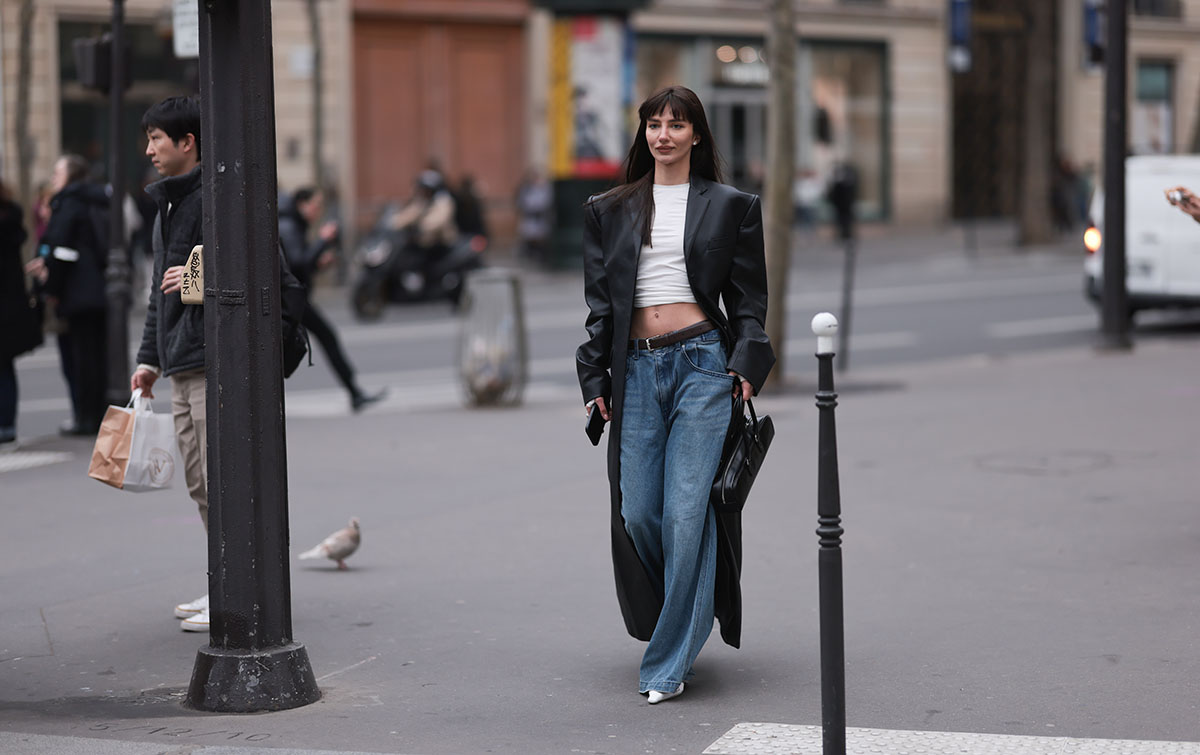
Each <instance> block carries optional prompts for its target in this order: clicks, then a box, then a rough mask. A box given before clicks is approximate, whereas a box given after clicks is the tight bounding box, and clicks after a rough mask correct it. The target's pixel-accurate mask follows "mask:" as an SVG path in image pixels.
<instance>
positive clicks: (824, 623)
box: [812, 312, 846, 755]
mask: <svg viewBox="0 0 1200 755" xmlns="http://www.w3.org/2000/svg"><path fill="white" fill-rule="evenodd" d="M812 329H813V333H815V334H816V336H817V369H818V372H817V409H818V410H819V413H820V435H819V438H818V443H817V523H818V525H819V526H818V527H817V537H818V538H819V540H820V545H821V549H820V551H819V552H818V553H817V568H818V573H819V580H820V586H821V598H820V602H821V739H822V743H823V748H822V752H823V753H824V755H846V643H845V627H844V620H843V615H842V532H843V530H842V502H841V492H840V490H839V488H838V461H837V430H836V425H835V423H834V409H835V408H837V394H836V393H834V390H833V339H834V336H836V335H837V330H838V321H837V318H836V317H834V316H833V315H831V314H829V313H828V312H822V313H821V314H819V315H817V316H816V317H814V318H813V321H812Z"/></svg>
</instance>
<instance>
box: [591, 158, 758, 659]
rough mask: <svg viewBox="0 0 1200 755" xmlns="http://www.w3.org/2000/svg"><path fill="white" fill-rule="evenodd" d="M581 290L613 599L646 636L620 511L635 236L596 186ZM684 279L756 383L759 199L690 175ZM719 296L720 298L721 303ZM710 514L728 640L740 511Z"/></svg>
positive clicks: (734, 637)
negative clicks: (597, 415)
mask: <svg viewBox="0 0 1200 755" xmlns="http://www.w3.org/2000/svg"><path fill="white" fill-rule="evenodd" d="M584 212H585V221H584V238H583V267H584V297H585V299H586V300H587V305H588V309H589V314H588V318H587V323H586V326H587V331H588V339H587V340H586V341H585V342H584V343H583V344H582V345H581V346H580V347H579V350H578V351H577V352H576V354H575V361H576V368H577V371H578V373H579V385H580V388H581V389H582V391H583V398H584V400H591V399H593V398H595V397H597V396H603V397H604V398H605V400H606V402H607V403H608V405H609V406H610V407H611V409H612V417H613V421H612V428H611V432H610V433H609V436H608V479H609V491H610V498H611V504H612V517H611V530H612V547H613V568H614V571H615V576H616V581H617V600H618V602H619V603H620V605H621V612H622V614H623V616H624V618H625V626H626V629H627V630H628V631H629V633H630V634H631V635H633V636H634V637H637V638H638V639H642V640H648V639H650V635H651V634H652V633H653V631H654V625H655V624H656V623H657V622H658V614H659V612H660V611H661V610H662V595H659V594H658V592H657V588H656V587H655V580H652V579H651V578H650V576H649V575H647V574H646V573H645V569H644V567H643V566H642V563H641V560H640V559H639V558H638V555H637V551H636V550H635V549H634V546H633V541H632V540H631V539H630V538H629V535H628V534H627V533H626V532H625V523H624V519H623V518H622V517H621V485H620V479H621V470H620V460H621V452H620V437H621V415H622V411H621V408H622V404H623V399H624V392H625V391H624V388H625V356H626V352H627V350H628V346H629V331H630V321H631V320H632V318H633V293H634V286H635V284H636V282H637V267H638V257H639V254H640V253H641V248H642V242H641V236H640V234H639V233H638V230H637V228H638V224H637V223H636V218H635V217H634V213H633V212H632V211H631V210H630V209H629V208H628V207H626V206H624V205H622V204H620V203H617V202H615V201H612V200H611V199H608V198H607V197H605V196H600V197H597V198H593V200H592V201H590V202H589V203H588V204H587V205H586V206H585V208H584ZM683 248H684V258H685V262H686V263H687V273H688V280H689V282H690V283H691V286H692V293H693V295H694V296H695V297H696V303H697V304H698V305H699V306H700V308H701V309H702V310H703V311H704V313H705V314H706V315H707V316H708V318H709V320H711V321H712V322H713V323H715V324H716V325H717V327H718V328H719V329H720V331H721V338H722V342H723V344H724V346H725V353H726V356H727V364H728V367H729V369H731V370H733V371H735V372H737V373H738V374H740V375H742V376H743V377H744V378H746V379H747V380H749V381H750V384H751V385H753V386H754V387H755V389H758V388H759V387H761V386H762V384H763V381H764V380H766V378H767V374H768V373H769V372H770V371H771V367H772V366H773V365H774V364H775V352H774V351H773V350H772V349H771V344H770V342H769V341H768V340H767V335H766V332H765V330H764V327H763V321H764V318H765V317H766V313H767V272H766V262H765V259H764V256H763V232H762V206H761V204H760V203H759V200H758V197H757V196H755V195H753V194H746V193H744V192H741V191H738V190H737V189H734V188H733V187H731V186H726V185H724V184H718V183H713V182H712V181H708V180H705V179H703V178H699V177H693V178H692V181H691V189H690V190H689V191H688V203H687V215H686V217H685V220H684V234H683ZM719 302H722V303H723V304H724V309H723V310H722V308H721V306H719ZM717 519H718V523H717V524H718V527H717V533H718V544H717V555H718V560H717V585H716V615H717V618H718V619H719V620H720V622H721V636H722V638H723V639H724V640H725V642H727V643H728V644H730V645H733V646H734V647H737V646H738V645H739V643H740V636H741V589H740V586H739V576H740V570H741V515H740V514H722V515H719V516H718V517H717Z"/></svg>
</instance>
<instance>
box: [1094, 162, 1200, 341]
mask: <svg viewBox="0 0 1200 755" xmlns="http://www.w3.org/2000/svg"><path fill="white" fill-rule="evenodd" d="M1175 186H1184V187H1187V188H1189V189H1191V190H1192V191H1193V192H1195V193H1200V155H1146V156H1139V157H1129V158H1126V159H1125V264H1126V277H1125V290H1126V291H1127V292H1128V293H1127V295H1128V301H1129V314H1130V316H1131V317H1132V316H1133V313H1134V312H1136V311H1138V310H1140V309H1157V308H1162V307H1200V223H1197V222H1196V221H1195V220H1193V219H1192V218H1191V217H1190V216H1188V215H1186V214H1185V213H1183V212H1182V211H1180V210H1179V208H1178V207H1175V206H1173V205H1171V204H1170V203H1169V202H1167V197H1166V194H1165V193H1164V192H1165V190H1166V189H1169V188H1172V187H1175ZM1089 215H1090V216H1091V225H1092V227H1091V228H1089V229H1088V231H1087V233H1085V246H1086V247H1087V248H1088V256H1087V260H1086V261H1085V262H1084V266H1083V267H1084V274H1085V278H1084V291H1085V293H1086V295H1087V297H1088V298H1089V299H1091V300H1092V301H1093V302H1095V303H1096V305H1097V306H1099V304H1100V295H1101V292H1102V291H1103V290H1104V281H1103V277H1104V246H1103V243H1102V242H1101V240H1102V238H1103V230H1104V192H1103V190H1102V189H1100V188H1097V189H1096V191H1095V193H1094V194H1093V195H1092V203H1091V206H1090V208H1089ZM1097 231H1100V233H1097ZM1096 247H1099V249H1096ZM1093 250H1095V251H1093Z"/></svg>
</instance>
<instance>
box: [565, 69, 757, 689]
mask: <svg viewBox="0 0 1200 755" xmlns="http://www.w3.org/2000/svg"><path fill="white" fill-rule="evenodd" d="M638 115H639V117H640V119H641V126H640V128H639V130H638V131H637V135H636V137H635V139H634V142H633V146H632V147H631V148H630V150H629V154H628V157H626V160H625V183H624V184H622V185H621V186H618V187H617V188H615V189H613V190H612V191H609V192H607V193H605V194H602V195H599V196H597V197H593V198H592V199H591V200H589V201H588V203H587V204H586V205H585V207H584V214H585V217H584V252H583V255H584V260H583V266H584V297H585V299H586V301H587V305H588V308H589V310H590V313H589V315H588V318H587V323H586V326H587V331H588V335H589V337H588V340H587V341H585V342H584V343H583V345H581V346H580V347H579V350H578V351H577V352H576V356H575V359H576V366H577V369H578V373H579V383H580V386H581V388H582V390H583V398H584V399H585V401H586V402H587V403H586V405H585V406H586V407H587V408H588V409H589V411H590V410H591V409H592V408H593V406H594V408H595V410H597V411H599V412H600V413H601V415H602V416H603V417H604V418H605V419H606V420H611V421H612V424H613V428H612V432H611V433H610V434H609V453H608V460H609V461H608V475H609V485H610V489H611V505H612V512H611V516H612V520H611V521H612V528H611V529H612V549H613V564H614V568H615V571H616V581H617V594H618V602H619V603H620V605H621V610H622V613H623V614H624V617H625V625H626V628H627V629H628V631H629V633H630V634H631V635H633V636H634V637H637V638H638V639H641V640H648V641H649V644H648V645H647V646H646V651H645V653H644V655H643V656H642V663H641V670H640V674H639V681H638V690H639V692H641V693H643V694H647V695H648V697H647V700H648V702H650V703H651V704H655V703H658V702H661V701H662V700H665V699H668V698H671V697H674V696H676V695H679V694H680V693H682V692H683V687H684V682H685V681H687V680H688V679H690V678H691V676H692V674H693V668H692V664H693V663H694V662H695V660H696V657H697V655H699V653H700V649H701V647H703V645H704V643H705V641H706V640H707V639H708V635H709V633H710V632H711V631H712V626H713V620H714V617H718V618H720V620H721V635H722V637H723V638H724V639H725V641H726V642H727V643H728V644H730V645H733V646H734V647H737V646H738V645H739V643H740V641H741V596H740V587H739V584H738V580H739V570H740V563H741V534H740V533H741V519H740V514H736V513H735V514H721V515H720V516H718V515H717V514H716V512H715V511H714V510H713V509H712V508H711V507H710V506H709V502H708V499H709V492H710V489H711V487H712V481H713V478H714V477H715V475H716V471H717V466H718V464H719V462H720V458H721V450H722V447H723V445H724V440H725V434H726V430H727V428H728V426H729V421H730V415H731V408H732V401H733V397H732V394H733V393H741V395H742V396H743V397H745V398H749V397H750V396H752V395H753V394H754V392H755V388H756V387H758V386H761V385H762V384H763V381H764V380H765V379H766V377H767V373H768V372H770V370H771V367H772V365H773V364H774V362H775V356H774V352H773V351H772V349H771V344H770V342H769V341H768V340H767V335H766V333H765V331H764V328H763V321H764V318H765V317H766V309H767V275H766V263H765V261H764V257H763V234H762V208H761V206H760V204H759V199H758V197H757V196H754V195H752V194H745V193H743V192H741V191H738V190H736V189H734V188H732V187H730V186H727V185H725V184H723V183H721V170H720V161H719V158H718V156H717V151H716V142H715V141H714V139H713V135H712V133H711V132H710V131H709V127H708V121H707V119H706V117H705V114H704V106H703V105H702V104H701V102H700V99H699V98H698V97H697V96H696V94H695V93H694V92H692V91H691V90H690V89H686V88H684V87H681V86H671V87H667V88H666V89H663V90H661V91H659V92H657V93H655V94H654V95H652V96H651V97H650V98H649V99H647V100H646V101H645V102H643V103H642V105H641V107H639V109H638ZM631 240H635V241H636V242H637V243H627V242H628V241H631ZM718 300H722V301H723V303H724V312H723V311H722V308H721V307H720V306H719V305H718ZM725 312H727V313H728V315H726V314H725ZM630 339H634V340H630Z"/></svg>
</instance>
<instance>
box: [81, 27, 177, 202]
mask: <svg viewBox="0 0 1200 755" xmlns="http://www.w3.org/2000/svg"><path fill="white" fill-rule="evenodd" d="M108 30H109V24H108V23H107V22H94V23H89V22H83V21H60V22H59V24H58V68H59V85H60V87H61V92H62V97H61V104H60V108H61V110H60V115H61V120H60V123H61V124H62V151H63V152H74V153H76V154H79V155H82V156H83V157H84V158H86V159H87V160H88V162H90V163H91V164H92V173H93V175H94V177H96V178H105V177H106V176H107V173H108V147H109V98H108V95H106V94H100V93H99V92H95V91H92V90H88V89H84V87H83V86H82V85H81V84H80V83H79V75H78V73H77V72H76V69H75V54H74V51H73V47H74V45H73V43H74V41H75V40H76V39H81V38H85V37H98V36H100V35H101V34H103V33H105V32H107V31H108ZM169 32H170V28H169V27H167V28H166V30H165V32H164V31H163V30H161V29H160V28H159V27H157V26H156V25H154V24H148V23H127V24H126V25H125V33H126V35H127V39H129V43H130V48H131V49H130V63H131V71H130V72H131V74H132V76H131V78H132V85H131V86H130V88H129V89H127V90H126V92H125V107H124V109H123V111H122V114H121V117H122V123H123V126H124V131H125V133H124V135H123V136H122V139H123V141H124V145H123V148H124V151H125V160H124V163H125V171H124V172H125V174H126V175H125V180H126V182H127V185H128V186H130V187H137V186H140V185H141V184H142V183H143V179H145V178H147V177H148V176H149V171H150V168H151V166H150V163H149V161H148V160H147V159H146V158H145V156H144V155H143V154H142V152H143V151H144V150H145V148H146V137H145V135H144V134H142V133H141V132H140V130H139V128H138V125H139V124H140V123H141V120H142V114H143V113H145V112H146V109H147V108H148V107H150V106H151V105H152V104H154V103H155V102H158V101H160V100H162V99H163V98H165V97H169V96H171V95H176V94H191V93H194V92H196V91H198V84H199V71H198V68H197V65H196V61H195V60H194V59H193V60H180V59H178V58H176V57H175V54H174V50H173V47H172V40H171V36H170V33H169Z"/></svg>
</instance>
